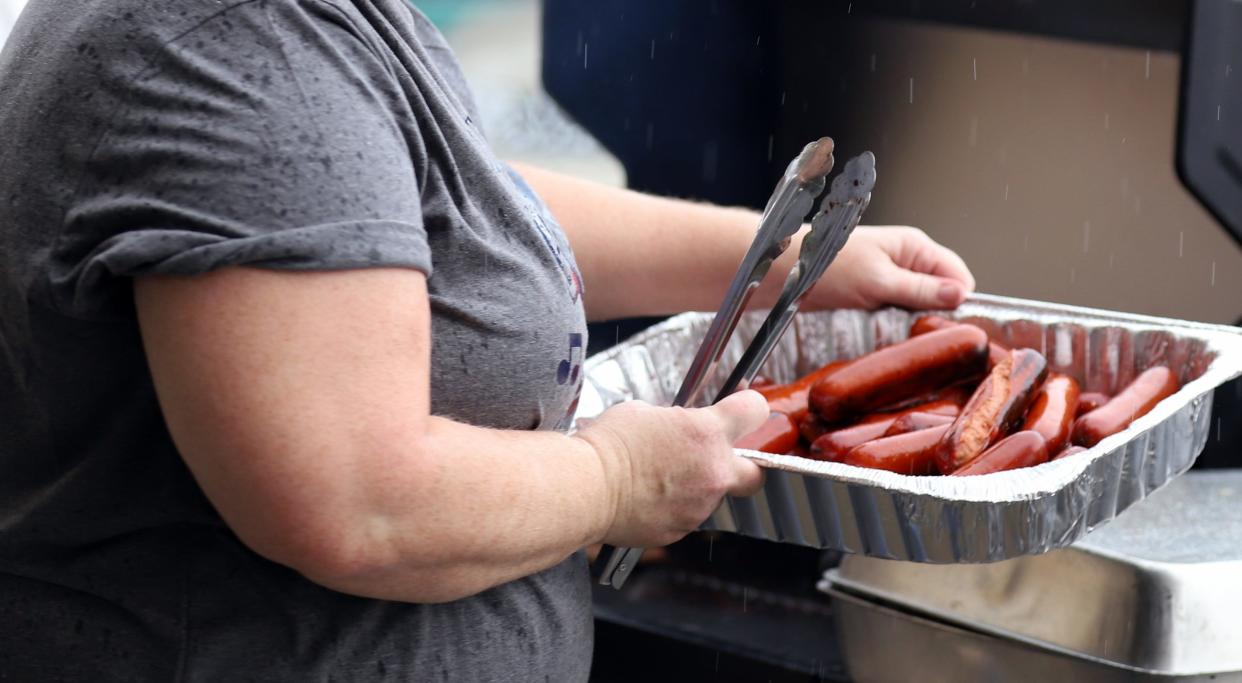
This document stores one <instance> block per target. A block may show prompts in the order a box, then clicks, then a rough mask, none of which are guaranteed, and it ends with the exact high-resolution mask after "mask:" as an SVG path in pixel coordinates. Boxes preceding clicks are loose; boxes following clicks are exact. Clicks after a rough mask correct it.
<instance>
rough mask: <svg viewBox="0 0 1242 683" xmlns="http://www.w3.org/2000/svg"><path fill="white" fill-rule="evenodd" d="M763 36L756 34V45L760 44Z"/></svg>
mask: <svg viewBox="0 0 1242 683" xmlns="http://www.w3.org/2000/svg"><path fill="white" fill-rule="evenodd" d="M761 37H762V36H755V45H758V44H759V38H761Z"/></svg>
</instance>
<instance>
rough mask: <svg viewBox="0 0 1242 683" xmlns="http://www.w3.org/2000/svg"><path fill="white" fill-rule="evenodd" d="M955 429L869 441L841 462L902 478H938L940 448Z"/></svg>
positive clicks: (947, 427)
mask: <svg viewBox="0 0 1242 683" xmlns="http://www.w3.org/2000/svg"><path fill="white" fill-rule="evenodd" d="M951 426H952V425H941V426H939V427H932V428H930V429H923V430H919V431H917V432H908V433H906V434H898V435H897V436H888V437H885V438H882V439H876V440H875V441H868V442H867V443H864V444H862V445H859V446H857V447H855V448H853V449H851V450H850V452H849V453H846V454H845V457H844V458H842V459H841V462H843V463H845V464H847V465H857V466H858V467H871V468H875V469H880V470H888V471H890V472H896V473H898V474H935V472H936V446H937V444H939V443H940V440H941V439H943V438H944V435H945V433H946V432H948V430H949V428H950V427H951Z"/></svg>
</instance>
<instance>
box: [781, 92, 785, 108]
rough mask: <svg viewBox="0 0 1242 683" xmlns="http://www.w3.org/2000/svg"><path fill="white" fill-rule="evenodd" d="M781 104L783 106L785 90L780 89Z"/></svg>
mask: <svg viewBox="0 0 1242 683" xmlns="http://www.w3.org/2000/svg"><path fill="white" fill-rule="evenodd" d="M781 106H782V107H783V106H785V91H784V90H782V91H781Z"/></svg>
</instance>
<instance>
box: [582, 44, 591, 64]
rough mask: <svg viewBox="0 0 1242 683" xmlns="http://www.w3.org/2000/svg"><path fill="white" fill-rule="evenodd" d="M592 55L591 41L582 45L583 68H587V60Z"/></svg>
mask: <svg viewBox="0 0 1242 683" xmlns="http://www.w3.org/2000/svg"><path fill="white" fill-rule="evenodd" d="M590 57H591V45H590V44H589V43H587V44H583V46H582V68H583V69H585V68H587V60H589V59H590Z"/></svg>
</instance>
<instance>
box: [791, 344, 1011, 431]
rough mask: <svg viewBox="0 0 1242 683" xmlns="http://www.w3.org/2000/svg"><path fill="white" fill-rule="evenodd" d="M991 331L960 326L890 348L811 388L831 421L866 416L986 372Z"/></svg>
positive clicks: (860, 359) (813, 400)
mask: <svg viewBox="0 0 1242 683" xmlns="http://www.w3.org/2000/svg"><path fill="white" fill-rule="evenodd" d="M987 346H988V335H987V333H985V332H984V331H983V330H981V329H979V328H978V327H975V326H973V325H955V326H953V327H949V328H946V329H943V330H937V331H935V332H929V333H927V334H924V335H919V336H917V337H913V338H911V339H907V340H905V341H903V342H901V343H898V344H894V345H892V346H888V347H885V348H883V349H880V350H878V351H874V352H872V353H869V354H867V355H865V356H860V357H858V358H855V359H854V360H852V361H850V362H848V363H846V364H845V365H842V366H841V367H839V368H835V369H833V370H832V371H831V372H829V373H828V374H827V375H826V376H825V377H824V378H823V379H821V380H820V381H819V382H817V383H816V384H815V385H814V386H812V387H811V394H810V403H811V408H812V409H813V410H815V411H816V412H818V413H819V415H820V417H822V418H823V419H824V420H825V421H827V422H838V421H841V420H843V419H845V418H847V417H850V416H854V415H865V414H867V413H870V412H873V411H875V410H878V409H880V408H883V407H885V406H891V405H895V404H898V403H900V402H902V401H905V400H908V399H910V398H913V397H916V396H922V395H924V394H927V393H929V392H931V391H932V390H935V389H938V388H941V387H944V386H947V385H950V384H954V383H957V382H959V381H962V380H964V379H967V378H969V377H972V376H977V375H980V374H982V373H983V372H984V370H985V368H986V364H987Z"/></svg>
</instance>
